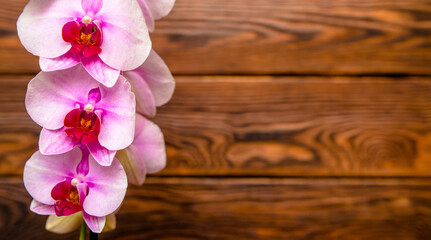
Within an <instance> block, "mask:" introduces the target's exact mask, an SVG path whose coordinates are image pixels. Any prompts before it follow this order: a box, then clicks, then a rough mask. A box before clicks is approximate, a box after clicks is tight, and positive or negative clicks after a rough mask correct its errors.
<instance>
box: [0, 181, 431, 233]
mask: <svg viewBox="0 0 431 240" xmlns="http://www.w3.org/2000/svg"><path fill="white" fill-rule="evenodd" d="M430 187H431V182H430V180H425V181H424V180H422V181H418V180H413V179H403V180H395V179H389V180H376V181H370V180H342V179H338V180H328V179H326V180H322V179H320V180H319V179H310V180H304V179H278V180H270V179H210V178H203V179H202V178H173V179H169V178H168V179H166V178H149V179H148V181H147V183H145V184H144V185H143V186H141V187H130V188H129V191H128V193H127V196H126V200H125V202H124V204H123V206H122V208H121V209H120V211H119V213H118V215H117V216H118V218H117V220H118V227H117V230H116V231H114V232H111V233H105V234H102V235H101V239H124V240H125V239H157V240H159V239H181V240H183V239H187V240H191V239H217V240H221V239H223V240H225V239H226V240H227V239H247V240H252V239H274V240H275V239H290V240H320V239H349V240H359V239H381V240H386V239H387V240H393V239H400V240H419V239H429V238H430V237H431V230H430V229H431V192H430V191H429V190H430ZM30 200H31V199H30V196H28V194H27V193H26V191H25V189H24V188H23V185H22V182H21V180H18V179H15V180H11V179H5V178H3V179H1V181H0V207H1V209H2V211H1V212H0V239H45V240H48V239H77V234H76V233H74V234H70V235H54V234H50V233H48V232H46V231H45V230H44V223H45V219H46V217H44V216H37V215H36V214H34V213H31V212H29V210H28V206H29V203H30Z"/></svg>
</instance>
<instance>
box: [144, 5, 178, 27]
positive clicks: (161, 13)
mask: <svg viewBox="0 0 431 240" xmlns="http://www.w3.org/2000/svg"><path fill="white" fill-rule="evenodd" d="M138 3H139V6H140V7H141V9H142V12H143V13H144V17H145V22H146V23H147V27H148V29H149V30H150V31H151V32H152V31H153V30H154V20H157V19H160V18H162V17H165V16H166V15H168V14H169V12H170V11H171V10H172V8H173V7H174V3H175V0H138Z"/></svg>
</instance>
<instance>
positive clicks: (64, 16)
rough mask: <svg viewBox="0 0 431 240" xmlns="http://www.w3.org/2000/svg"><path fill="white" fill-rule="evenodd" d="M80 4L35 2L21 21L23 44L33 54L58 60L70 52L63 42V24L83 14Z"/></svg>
mask: <svg viewBox="0 0 431 240" xmlns="http://www.w3.org/2000/svg"><path fill="white" fill-rule="evenodd" d="M81 12H82V10H81V4H80V2H79V1H52V0H31V1H30V2H29V3H28V4H27V5H26V6H25V8H24V10H23V12H22V14H21V15H20V16H19V18H18V22H17V28H18V36H19V38H20V40H21V43H22V44H23V45H24V47H25V48H26V49H27V51H29V52H30V53H32V54H34V55H37V56H41V57H45V58H56V57H58V56H61V55H63V54H65V53H66V52H67V51H69V49H70V43H67V42H65V41H63V39H62V37H61V32H62V28H63V25H64V24H65V23H67V22H69V21H72V20H73V19H74V17H77V16H79V15H80V14H81Z"/></svg>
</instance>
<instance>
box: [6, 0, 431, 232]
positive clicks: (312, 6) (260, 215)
mask: <svg viewBox="0 0 431 240" xmlns="http://www.w3.org/2000/svg"><path fill="white" fill-rule="evenodd" d="M26 2H27V0H13V1H11V0H0V6H1V7H0V74H1V75H0V239H44V240H47V239H77V233H73V234H69V235H55V234H51V233H48V232H46V231H45V230H44V224H45V219H46V217H44V216H38V215H36V214H34V213H32V212H30V211H29V210H28V207H29V203H30V200H31V199H30V197H29V195H28V194H27V192H26V191H25V189H24V186H23V184H22V180H21V179H22V176H21V175H22V170H23V166H24V163H25V161H26V160H27V159H28V158H29V157H30V155H31V154H32V153H33V152H34V151H36V150H37V141H38V134H39V131H40V127H38V126H37V125H36V124H35V123H33V122H32V121H31V119H30V118H29V117H28V115H27V113H26V112H25V107H24V96H25V91H26V85H27V83H28V81H29V80H30V79H31V78H32V77H33V76H34V75H35V74H36V73H37V72H38V71H39V67H38V61H37V60H38V59H37V57H35V56H32V55H31V54H29V53H27V52H26V51H25V50H24V48H23V47H22V46H21V44H20V42H19V40H18V37H17V35H16V26H15V22H16V19H17V17H18V16H19V14H20V12H21V11H22V9H23V7H24V5H25V4H26ZM152 39H153V44H154V48H155V50H156V51H157V52H158V53H159V54H160V55H161V56H162V57H163V58H164V59H165V61H166V63H167V64H168V65H169V67H170V68H171V70H172V72H173V73H174V75H175V77H176V81H177V89H176V91H175V94H174V97H173V99H172V101H171V102H170V103H169V104H167V105H166V106H163V107H162V108H160V109H159V111H158V115H157V117H156V119H154V121H155V122H157V123H158V124H159V125H160V127H161V128H162V130H163V132H164V134H165V139H166V143H167V152H168V166H167V168H166V169H165V170H163V171H162V172H160V173H158V174H156V175H154V176H150V177H148V180H147V182H146V183H145V184H144V185H143V186H140V187H130V189H129V190H128V193H127V197H126V200H125V202H124V205H123V207H122V209H121V211H120V212H119V213H118V227H117V230H116V231H114V232H111V233H106V234H102V235H101V236H100V239H124V240H126V239H127V240H129V239H173V240H175V239H180V240H192V239H214V240H215V239H217V240H223V239H235V240H242V239H244V240H249V239H250V240H254V239H265V240H266V239H289V240H308V239H311V240H314V239H315V240H321V239H352V240H358V239H372V240H373V239H379V240H386V239H388V240H393V239H406V240H413V239H414V240H419V239H425V240H426V239H431V178H430V177H431V1H430V0H366V1H364V0H349V1H346V0H320V1H319V0H204V1H203V0H177V4H176V6H175V8H174V10H173V12H172V13H171V14H170V15H169V16H168V17H167V18H165V19H163V20H160V21H158V22H157V24H156V31H155V32H154V34H152Z"/></svg>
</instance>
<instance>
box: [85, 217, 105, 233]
mask: <svg viewBox="0 0 431 240" xmlns="http://www.w3.org/2000/svg"><path fill="white" fill-rule="evenodd" d="M82 216H83V217H84V220H85V223H87V226H88V228H90V229H91V231H92V232H94V233H101V232H102V229H103V227H104V226H105V221H106V218H105V217H96V216H91V215H89V214H87V213H86V212H83V213H82Z"/></svg>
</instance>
